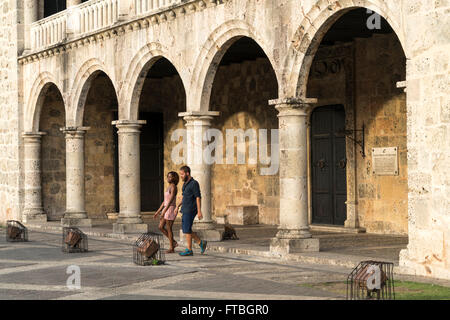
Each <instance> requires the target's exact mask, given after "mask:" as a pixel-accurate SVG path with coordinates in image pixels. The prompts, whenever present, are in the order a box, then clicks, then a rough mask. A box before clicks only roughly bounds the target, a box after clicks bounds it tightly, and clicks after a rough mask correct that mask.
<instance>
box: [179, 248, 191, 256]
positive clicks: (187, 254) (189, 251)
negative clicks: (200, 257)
mask: <svg viewBox="0 0 450 320" xmlns="http://www.w3.org/2000/svg"><path fill="white" fill-rule="evenodd" d="M193 255H194V252H193V251H192V250H189V249H186V250H184V251H183V252H180V256H182V257H187V256H193Z"/></svg>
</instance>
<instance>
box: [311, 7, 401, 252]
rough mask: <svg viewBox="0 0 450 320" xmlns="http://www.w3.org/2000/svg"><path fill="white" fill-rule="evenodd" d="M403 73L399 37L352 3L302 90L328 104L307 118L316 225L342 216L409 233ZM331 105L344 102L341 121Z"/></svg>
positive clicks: (350, 222) (382, 230)
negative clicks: (319, 114) (318, 117)
mask: <svg viewBox="0 0 450 320" xmlns="http://www.w3.org/2000/svg"><path fill="white" fill-rule="evenodd" d="M338 14H339V13H338ZM405 78H406V57H405V54H404V52H403V49H402V46H401V43H400V41H399V39H398V37H397V35H396V34H395V32H394V31H393V29H392V28H391V27H390V25H389V23H388V22H387V21H386V20H385V19H384V18H383V17H381V16H379V15H378V14H376V13H374V12H371V11H368V10H367V9H365V8H358V9H353V10H350V11H348V12H346V13H345V14H343V15H342V16H341V17H340V18H339V19H338V20H337V21H336V22H335V23H334V24H332V26H331V27H330V29H329V30H328V31H327V33H326V34H325V35H324V37H323V39H322V41H321V43H320V45H319V47H318V49H317V52H316V54H315V56H314V60H313V61H312V65H311V68H310V70H309V78H308V82H307V89H306V96H307V97H312V98H317V99H318V104H317V107H319V108H324V107H326V108H328V109H329V112H328V114H327V115H323V119H321V120H320V121H314V116H315V115H317V113H315V112H313V113H312V118H311V122H312V124H311V125H312V127H311V129H310V178H311V179H310V191H311V192H310V195H311V198H310V204H311V205H310V209H311V210H310V217H311V221H312V223H313V224H314V223H323V221H325V224H336V223H329V222H327V221H331V222H332V221H333V217H341V218H343V219H338V223H337V224H339V225H344V224H345V226H346V227H353V228H358V227H362V228H364V229H365V230H366V231H367V232H368V233H377V234H395V235H402V236H406V235H407V234H408V180H407V177H408V167H407V146H406V143H407V137H406V134H407V132H406V115H407V114H406V95H405V92H404V90H403V89H402V88H398V87H397V82H399V81H404V80H405ZM330 106H337V107H343V108H344V111H345V128H342V126H337V125H336V122H335V120H333V119H336V117H335V113H336V110H337V109H336V108H337V107H336V108H330ZM338 118H339V117H338ZM338 137H340V138H343V137H344V140H343V141H344V142H342V139H337V138H338ZM386 153H389V154H390V156H386ZM344 170H345V172H344ZM341 173H342V174H341ZM337 177H340V178H339V179H338V180H337ZM343 191H345V196H344V193H343ZM344 214H345V216H344V217H342V215H344ZM399 249H400V248H399Z"/></svg>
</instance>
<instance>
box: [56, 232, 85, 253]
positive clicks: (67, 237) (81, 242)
mask: <svg viewBox="0 0 450 320" xmlns="http://www.w3.org/2000/svg"><path fill="white" fill-rule="evenodd" d="M62 251H63V252H65V253H79V252H87V251H88V237H87V235H86V234H84V233H83V232H82V231H81V230H80V229H78V228H75V227H64V228H63V234H62Z"/></svg>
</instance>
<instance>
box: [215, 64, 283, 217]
mask: <svg viewBox="0 0 450 320" xmlns="http://www.w3.org/2000/svg"><path fill="white" fill-rule="evenodd" d="M274 97H277V80H276V77H275V74H274V72H273V70H272V66H271V65H270V62H269V61H268V60H267V59H264V58H258V59H257V60H255V61H244V62H242V63H239V64H238V63H236V64H230V65H226V66H221V67H219V69H218V71H217V74H216V77H215V79H214V83H213V88H212V94H211V105H210V110H214V111H220V113H221V114H220V117H218V118H216V119H214V121H213V122H212V128H216V129H219V130H221V131H222V134H223V137H224V145H226V144H227V141H226V130H227V129H243V130H244V131H245V130H247V129H256V132H257V133H258V129H267V130H268V131H270V129H277V128H278V118H277V111H276V110H275V108H273V107H271V106H269V105H268V101H269V100H270V99H272V98H274ZM268 142H270V138H269V139H268ZM258 147H259V145H258ZM258 150H259V149H258ZM268 150H270V146H269V147H268ZM223 152H224V164H215V165H213V166H212V175H211V179H212V183H211V193H212V212H213V216H222V215H224V214H225V212H226V206H227V205H256V206H258V207H259V222H260V223H264V224H278V223H279V176H278V173H277V174H276V175H271V176H262V175H261V174H260V169H261V167H262V165H260V162H259V158H258V164H257V165H252V164H248V153H249V143H248V142H247V143H246V164H237V161H236V152H235V162H234V163H235V164H226V161H225V158H226V152H225V150H224V151H223Z"/></svg>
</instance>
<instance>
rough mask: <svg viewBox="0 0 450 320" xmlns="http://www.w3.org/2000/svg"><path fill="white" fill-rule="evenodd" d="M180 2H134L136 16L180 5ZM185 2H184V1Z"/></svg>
mask: <svg viewBox="0 0 450 320" xmlns="http://www.w3.org/2000/svg"><path fill="white" fill-rule="evenodd" d="M182 2H183V1H182V0H135V4H134V6H135V12H136V15H142V14H146V13H152V12H154V11H160V10H161V9H164V8H168V7H170V6H173V5H176V4H179V3H182ZM184 2H185V1H184Z"/></svg>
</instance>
